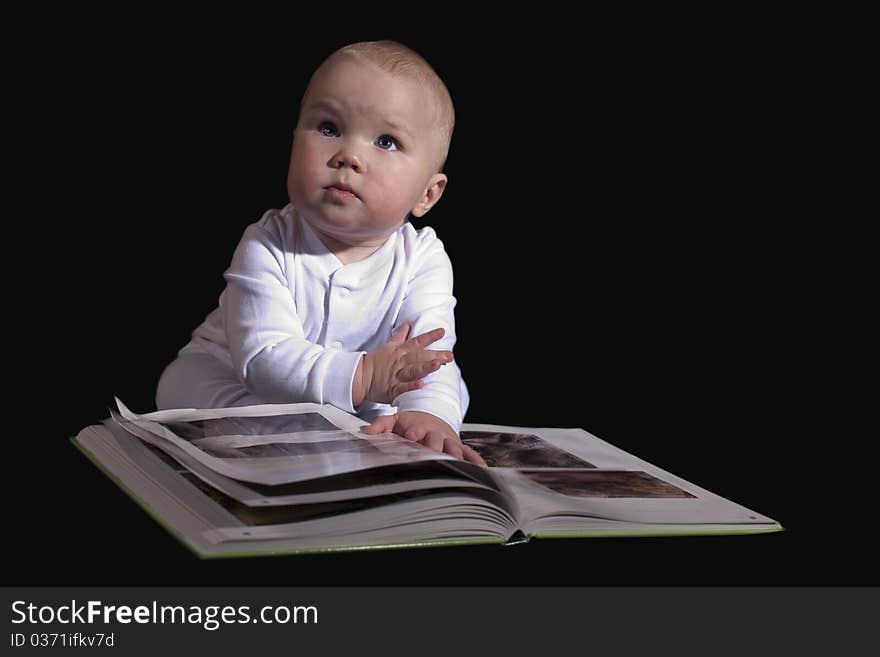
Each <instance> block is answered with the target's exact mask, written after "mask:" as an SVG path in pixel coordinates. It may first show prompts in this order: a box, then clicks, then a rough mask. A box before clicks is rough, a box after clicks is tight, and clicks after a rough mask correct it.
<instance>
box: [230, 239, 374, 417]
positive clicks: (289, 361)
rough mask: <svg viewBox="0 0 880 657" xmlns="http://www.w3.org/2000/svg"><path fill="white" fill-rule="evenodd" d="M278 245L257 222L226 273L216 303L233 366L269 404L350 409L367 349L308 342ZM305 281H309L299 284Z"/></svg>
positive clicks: (251, 388) (293, 283) (237, 250)
mask: <svg viewBox="0 0 880 657" xmlns="http://www.w3.org/2000/svg"><path fill="white" fill-rule="evenodd" d="M286 264H287V261H286V259H285V253H284V249H283V246H282V244H281V243H279V241H278V240H277V239H275V238H274V236H273V235H272V234H271V233H270V231H269V230H267V229H266V228H265V227H264V226H263V225H262V224H261V223H260V224H254V225H252V226H249V227H248V228H247V230H246V231H245V233H244V236H243V237H242V240H241V242H240V243H239V245H238V248H237V249H236V251H235V254H234V256H233V259H232V264H231V265H230V267H229V269H228V270H227V271H226V273H225V274H224V278H225V280H226V283H227V285H226V290H225V292H224V295H223V298H222V299H221V312H222V313H223V317H224V325H225V332H226V340H227V343H228V348H229V355H230V358H231V361H232V366H233V368H234V370H235V372H236V374H237V375H238V377H239V378H240V380H241V381H242V382H243V383H244V384H245V386H246V387H247V388H248V389H249V390H250V391H251V392H252V393H254V394H255V395H257V396H258V397H260V398H262V399H265V400H266V401H267V402H293V401H297V402H314V403H318V404H333V405H334V406H336V407H338V408H340V409H342V410H345V411H348V412H350V413H353V412H354V408H353V407H352V400H351V384H352V379H353V378H354V373H355V370H356V368H357V363H358V360H359V359H360V357H361V354H362V353H364V352H346V351H342V350H341V349H339V348H335V347H332V346H331V347H324V346H321V345H320V344H316V343H314V342H311V341H309V340H307V339H306V336H305V333H304V330H303V322H302V320H301V318H300V317H299V316H298V314H297V307H296V302H295V300H294V297H293V295H292V293H291V289H292V288H293V286H294V285H295V284H296V283H297V281H292V280H291V279H290V276H292V275H293V273H292V272H290V271H287V267H286ZM303 284H307V283H305V282H303Z"/></svg>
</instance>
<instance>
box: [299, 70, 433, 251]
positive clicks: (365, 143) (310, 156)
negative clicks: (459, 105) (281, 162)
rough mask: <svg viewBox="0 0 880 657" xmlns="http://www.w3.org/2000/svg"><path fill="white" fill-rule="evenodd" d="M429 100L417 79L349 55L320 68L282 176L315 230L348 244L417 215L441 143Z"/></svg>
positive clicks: (375, 239)
mask: <svg viewBox="0 0 880 657" xmlns="http://www.w3.org/2000/svg"><path fill="white" fill-rule="evenodd" d="M429 99H430V94H428V93H427V92H426V91H425V90H424V88H423V87H422V86H421V84H420V83H419V82H418V81H416V80H414V79H411V78H409V77H407V76H395V75H392V74H390V73H387V72H385V71H383V70H382V69H380V68H379V67H378V66H376V65H374V64H372V63H370V62H362V61H359V60H357V59H355V58H353V57H350V56H342V57H339V58H337V60H336V61H333V62H330V63H329V65H328V66H326V67H325V69H324V70H322V71H321V72H319V73H318V75H317V76H316V77H315V79H313V80H312V83H311V86H310V87H309V90H308V92H307V95H306V98H305V100H304V103H303V107H302V110H301V113H300V119H299V123H298V124H297V127H296V133H295V135H294V140H293V152H292V154H291V161H290V170H289V172H288V177H287V191H288V194H289V195H290V200H291V202H292V203H293V204H294V206H295V207H296V208H297V210H299V212H300V213H301V214H302V215H303V217H304V218H305V219H306V221H308V222H309V224H310V225H311V226H312V227H313V228H315V229H316V230H317V231H318V232H319V233H321V234H322V235H324V236H325V237H329V238H331V239H332V240H336V241H338V242H341V243H343V244H346V245H353V246H366V245H378V244H381V243H382V242H383V241H384V240H385V239H386V238H387V237H388V236H389V235H390V234H391V233H393V232H394V231H395V230H396V229H397V228H398V227H399V226H400V225H401V224H402V223H403V222H404V220H405V219H406V217H407V215H408V213H409V212H411V211H412V212H413V213H414V214H416V215H421V214H422V213H423V212H422V209H421V208H420V207H417V206H419V204H420V203H421V202H422V201H423V200H424V198H425V194H426V192H427V190H428V188H429V187H430V186H431V185H432V184H433V182H434V181H436V179H437V177H436V176H434V174H436V173H437V171H436V166H437V153H438V148H439V146H438V143H437V140H438V137H437V136H436V135H435V134H434V131H432V119H433V118H434V117H433V111H434V110H433V109H432V107H431V106H430V100H429ZM440 177H441V178H442V179H443V181H442V182H443V184H445V176H442V175H441V176H440ZM440 191H441V192H442V185H441V189H440ZM438 198H439V197H438Z"/></svg>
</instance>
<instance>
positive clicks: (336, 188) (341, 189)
mask: <svg viewBox="0 0 880 657" xmlns="http://www.w3.org/2000/svg"><path fill="white" fill-rule="evenodd" d="M324 189H325V190H327V191H328V192H329V193H330V195H331V196H333V197H335V198H356V199H358V200H360V196H358V195H357V194H356V193H355V191H354V190H353V189H352V188H351V187H349V186H348V185H346V184H343V183H335V184H333V185H328V186H327V187H325V188H324Z"/></svg>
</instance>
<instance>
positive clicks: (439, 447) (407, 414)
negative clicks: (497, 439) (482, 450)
mask: <svg viewBox="0 0 880 657" xmlns="http://www.w3.org/2000/svg"><path fill="white" fill-rule="evenodd" d="M386 431H393V432H394V433H396V434H398V435H400V436H403V437H404V438H406V439H407V440H412V441H413V442H417V443H421V444H422V445H424V446H425V447H430V448H431V449H433V450H434V451H437V452H445V453H446V454H451V455H452V456H454V457H455V458H457V459H463V460H465V461H470V462H471V463H476V464H477V465H481V466H483V467H484V468H485V467H488V465H487V464H486V461H485V460H484V459H483V457H482V456H480V455H479V454H477V453H476V452H475V451H474V450H473V449H471V448H470V447H468V446H467V445H465V444H464V443H463V442H461V438H459V436H458V434H457V433H455V431H453V430H452V427H450V426H449V425H448V424H446V423H445V422H444V421H443V420H441V419H440V418H438V417H434V416H433V415H431V414H430V413H420V412H419V411H401V412H400V413H398V414H397V415H383V416H382V417H379V418H376V421H375V422H373V424H371V425H370V426H368V427H367V428H366V429H364V433H367V434H377V433H385V432H386Z"/></svg>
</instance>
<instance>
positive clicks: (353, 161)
mask: <svg viewBox="0 0 880 657" xmlns="http://www.w3.org/2000/svg"><path fill="white" fill-rule="evenodd" d="M331 166H332V167H333V168H334V169H342V168H344V167H350V168H351V169H352V170H354V171H355V172H357V173H360V172H361V171H362V170H363V168H364V165H363V162H362V161H361V158H360V157H358V156H357V154H356V153H355V152H354V151H352V150H351V149H344V150H341V151H339V152H338V153H337V154H336V155H334V156H333V158H332V160H331Z"/></svg>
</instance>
